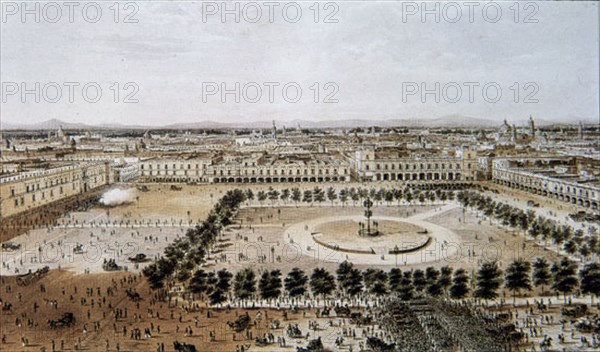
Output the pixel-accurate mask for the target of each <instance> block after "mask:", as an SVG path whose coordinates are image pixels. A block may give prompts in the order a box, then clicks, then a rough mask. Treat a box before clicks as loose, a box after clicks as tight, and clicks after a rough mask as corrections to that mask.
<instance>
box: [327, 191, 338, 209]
mask: <svg viewBox="0 0 600 352" xmlns="http://www.w3.org/2000/svg"><path fill="white" fill-rule="evenodd" d="M327 199H328V200H329V201H330V202H331V206H333V202H334V201H335V200H336V199H337V193H336V192H335V188H333V187H329V188H328V189H327Z"/></svg>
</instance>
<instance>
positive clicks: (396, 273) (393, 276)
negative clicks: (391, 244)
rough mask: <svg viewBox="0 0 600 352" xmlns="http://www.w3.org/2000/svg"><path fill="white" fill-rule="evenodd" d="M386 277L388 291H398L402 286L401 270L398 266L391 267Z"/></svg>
mask: <svg viewBox="0 0 600 352" xmlns="http://www.w3.org/2000/svg"><path fill="white" fill-rule="evenodd" d="M388 278H389V286H390V291H392V292H395V293H399V292H400V289H401V288H402V270H400V269H398V268H392V270H390V274H389V275H388Z"/></svg>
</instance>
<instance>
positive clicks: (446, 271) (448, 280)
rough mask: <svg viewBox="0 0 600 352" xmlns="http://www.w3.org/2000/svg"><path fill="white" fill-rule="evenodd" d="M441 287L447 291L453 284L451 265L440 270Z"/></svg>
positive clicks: (439, 282) (439, 281)
mask: <svg viewBox="0 0 600 352" xmlns="http://www.w3.org/2000/svg"><path fill="white" fill-rule="evenodd" d="M438 284H439V285H440V288H441V289H442V290H443V291H444V293H447V291H448V288H449V287H450V285H452V268H451V267H449V266H447V265H446V266H443V267H442V268H441V270H440V278H439V280H438Z"/></svg>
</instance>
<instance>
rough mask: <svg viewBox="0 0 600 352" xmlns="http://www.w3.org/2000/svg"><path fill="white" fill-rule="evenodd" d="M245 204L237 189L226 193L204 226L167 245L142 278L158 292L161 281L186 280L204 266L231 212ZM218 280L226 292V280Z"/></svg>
mask: <svg viewBox="0 0 600 352" xmlns="http://www.w3.org/2000/svg"><path fill="white" fill-rule="evenodd" d="M245 200H246V195H245V193H244V192H243V191H241V190H239V189H235V190H229V191H227V193H225V195H224V196H223V197H222V198H221V199H219V201H218V202H217V204H215V206H214V208H213V209H212V210H211V211H210V213H209V215H208V216H207V218H206V220H204V222H202V223H201V224H199V225H197V226H196V227H194V228H191V229H189V230H188V231H187V232H186V234H185V236H184V237H182V238H178V239H176V240H175V241H173V243H171V244H169V245H168V246H167V247H166V248H165V250H164V255H163V256H161V257H160V258H159V259H157V260H156V261H155V262H153V263H152V264H150V265H149V266H147V267H146V268H144V270H143V274H144V275H145V276H146V277H147V278H148V280H149V282H150V286H151V287H152V288H161V287H163V286H164V283H165V280H167V279H169V278H170V277H171V276H172V275H174V276H175V278H176V279H177V280H178V281H186V280H188V279H189V278H190V276H191V272H192V271H193V269H194V268H196V267H197V266H198V265H200V264H202V263H203V262H205V260H206V258H207V257H208V255H209V253H210V250H211V249H212V247H213V246H214V245H215V243H216V241H217V239H218V236H219V234H220V233H221V231H222V229H223V228H224V227H225V226H227V225H229V224H230V223H231V221H232V218H233V216H234V214H235V212H236V211H237V210H238V208H239V206H240V204H242V203H243V202H244V201H245ZM223 274H224V273H223ZM219 279H220V280H221V286H222V287H221V289H222V291H223V292H227V291H229V288H228V287H225V282H228V281H229V279H227V278H226V277H220V278H219Z"/></svg>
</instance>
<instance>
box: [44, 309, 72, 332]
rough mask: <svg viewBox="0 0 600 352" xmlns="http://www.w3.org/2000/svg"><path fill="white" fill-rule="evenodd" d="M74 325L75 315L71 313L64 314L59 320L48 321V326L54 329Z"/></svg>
mask: <svg viewBox="0 0 600 352" xmlns="http://www.w3.org/2000/svg"><path fill="white" fill-rule="evenodd" d="M73 324H75V315H73V313H71V312H66V313H63V315H62V316H61V317H60V318H59V319H51V320H48V325H50V327H51V328H52V329H56V328H61V327H64V326H71V325H73Z"/></svg>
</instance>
